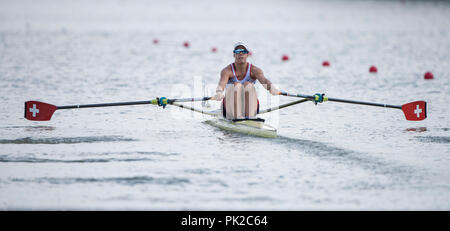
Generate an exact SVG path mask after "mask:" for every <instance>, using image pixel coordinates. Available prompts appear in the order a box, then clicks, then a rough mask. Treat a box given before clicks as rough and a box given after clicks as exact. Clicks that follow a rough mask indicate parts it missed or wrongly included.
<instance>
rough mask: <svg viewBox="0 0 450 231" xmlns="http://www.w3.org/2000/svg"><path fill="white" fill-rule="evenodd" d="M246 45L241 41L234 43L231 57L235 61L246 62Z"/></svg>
mask: <svg viewBox="0 0 450 231" xmlns="http://www.w3.org/2000/svg"><path fill="white" fill-rule="evenodd" d="M248 53H249V51H248V47H247V45H245V44H244V43H243V42H238V43H236V44H234V49H233V57H234V62H235V63H247V58H248Z"/></svg>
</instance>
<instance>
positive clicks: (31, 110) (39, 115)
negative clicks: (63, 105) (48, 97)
mask: <svg viewBox="0 0 450 231" xmlns="http://www.w3.org/2000/svg"><path fill="white" fill-rule="evenodd" d="M56 109H58V107H56V106H55V105H51V104H48V103H43V102H39V101H27V102H25V118H26V119H29V120H37V121H45V120H50V118H52V115H53V112H55V111H56Z"/></svg>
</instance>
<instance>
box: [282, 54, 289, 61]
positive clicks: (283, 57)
mask: <svg viewBox="0 0 450 231" xmlns="http://www.w3.org/2000/svg"><path fill="white" fill-rule="evenodd" d="M281 60H283V61H288V60H289V56H287V55H283V56H282V57H281Z"/></svg>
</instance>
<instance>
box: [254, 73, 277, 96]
mask: <svg viewBox="0 0 450 231" xmlns="http://www.w3.org/2000/svg"><path fill="white" fill-rule="evenodd" d="M253 74H254V76H255V78H256V79H257V80H258V81H259V82H260V83H261V84H262V85H263V87H264V88H265V89H267V90H268V91H269V92H270V94H272V95H279V94H280V91H278V89H277V88H276V87H275V85H274V84H272V82H270V80H268V79H267V78H266V77H265V76H264V73H263V71H262V70H261V69H260V68H258V67H255V68H254V70H253Z"/></svg>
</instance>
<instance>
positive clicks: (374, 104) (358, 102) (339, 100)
mask: <svg viewBox="0 0 450 231" xmlns="http://www.w3.org/2000/svg"><path fill="white" fill-rule="evenodd" d="M281 95H285V96H291V97H300V98H307V99H314V96H312V95H302V94H289V93H286V92H281ZM324 101H334V102H340V103H351V104H361V105H367V106H375V107H387V108H396V109H400V110H401V109H402V106H397V105H389V104H381V103H371V102H362V101H355V100H347V99H336V98H328V97H324Z"/></svg>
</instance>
